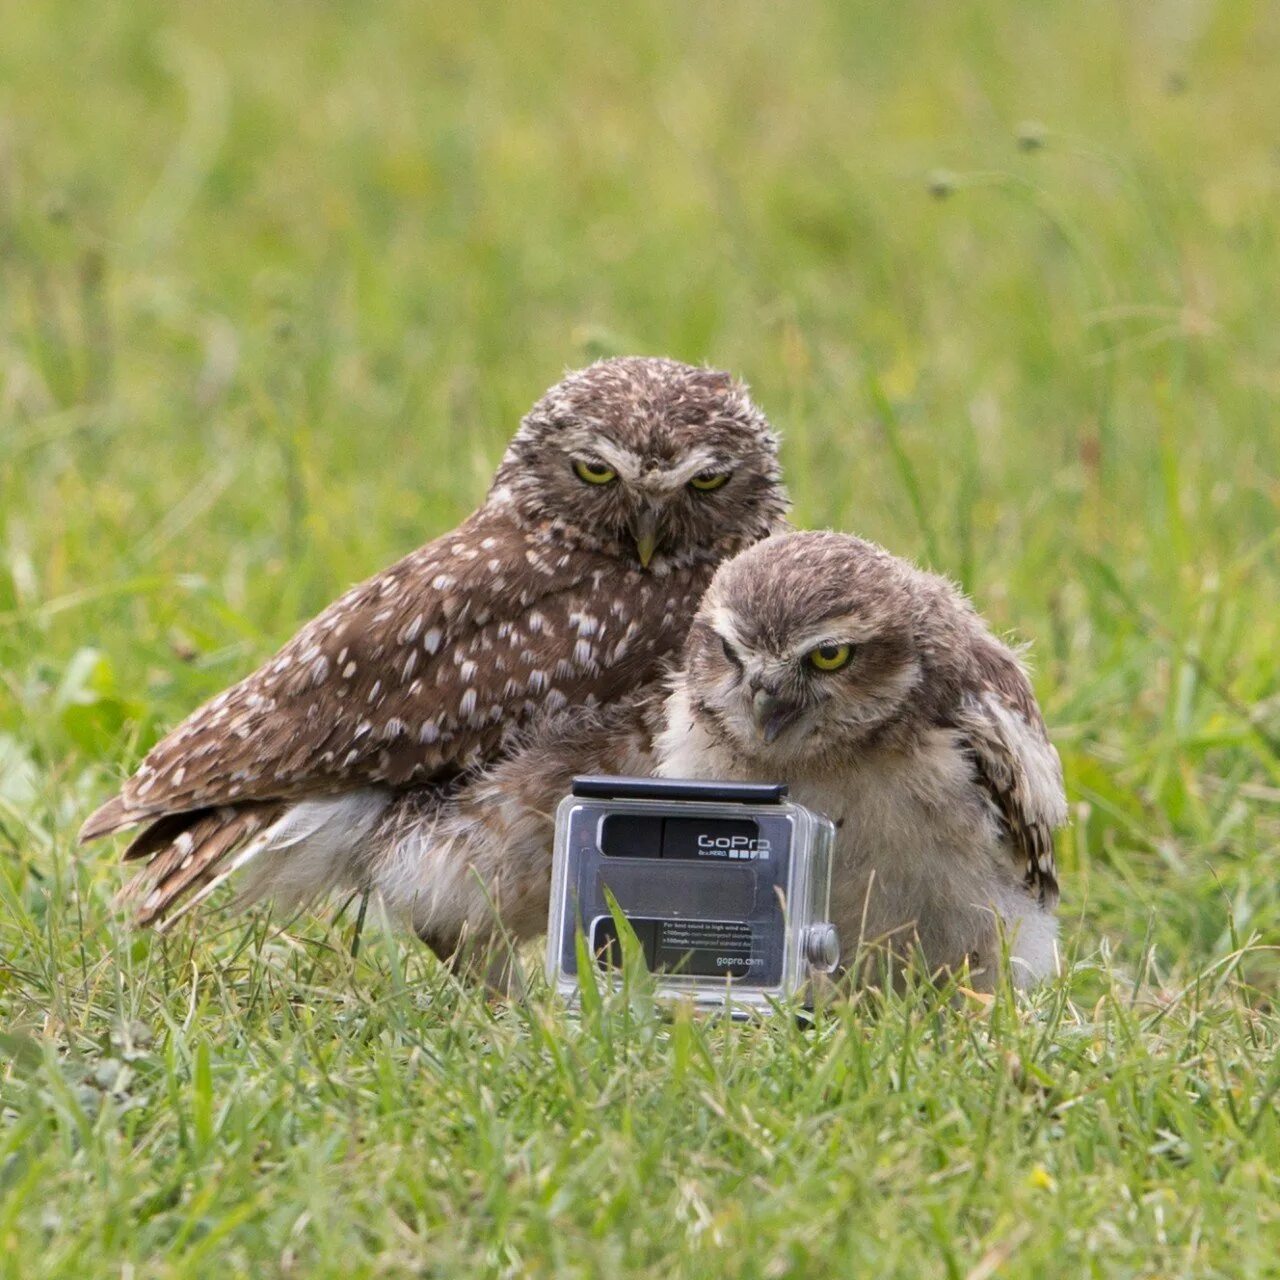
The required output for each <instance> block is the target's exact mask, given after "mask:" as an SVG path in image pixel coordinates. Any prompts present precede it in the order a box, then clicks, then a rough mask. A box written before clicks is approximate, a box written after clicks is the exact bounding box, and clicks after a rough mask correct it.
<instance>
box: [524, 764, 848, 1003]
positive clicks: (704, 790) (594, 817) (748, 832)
mask: <svg viewBox="0 0 1280 1280" xmlns="http://www.w3.org/2000/svg"><path fill="white" fill-rule="evenodd" d="M833 835H834V832H833V829H832V826H831V823H830V822H829V821H828V820H827V819H826V818H825V817H823V816H821V815H820V814H817V813H814V812H812V811H811V810H809V809H806V808H804V807H803V806H801V805H796V804H791V803H788V802H787V801H786V800H785V788H783V787H781V786H758V785H749V784H718V783H690V782H679V781H674V780H673V781H658V780H654V779H622V778H588V779H576V780H575V784H574V794H572V795H569V796H567V797H566V798H565V799H564V800H563V801H562V802H561V804H560V806H559V808H558V810H557V812H556V829H555V849H554V856H553V861H552V882H551V907H550V917H549V921H548V928H547V958H546V965H547V976H548V979H549V980H550V981H551V982H552V983H553V984H554V985H555V986H556V987H557V989H558V990H559V991H560V992H561V993H562V994H563V995H565V996H566V997H567V998H569V999H570V1000H572V999H573V998H574V997H575V996H576V995H577V993H578V990H579V980H578V952H577V947H576V936H577V930H578V929H579V928H581V930H582V932H583V935H584V937H585V939H586V942H587V950H588V951H589V952H590V954H591V955H592V956H593V958H594V959H595V962H596V964H597V965H598V973H599V976H600V977H601V978H602V979H604V980H605V981H609V980H611V979H612V980H616V977H617V965H618V961H619V947H618V939H617V929H616V926H615V923H614V919H613V915H612V913H611V911H610V909H609V899H608V896H607V895H608V894H612V896H613V898H614V900H615V901H616V902H617V905H618V908H619V911H620V914H621V915H623V916H625V917H626V919H627V922H628V924H629V925H630V927H631V928H632V929H633V930H634V932H635V934H636V938H637V940H638V941H639V944H640V947H641V950H642V952H643V954H644V959H645V963H646V965H647V967H648V968H649V970H650V971H651V972H652V973H654V975H655V979H656V984H657V988H658V992H659V994H660V995H661V996H663V997H667V998H673V999H683V1000H690V1001H692V1002H693V1003H694V1004H696V1005H699V1006H705V1007H717V1008H724V1007H726V1006H727V1007H728V1008H729V1009H730V1010H731V1011H734V1010H737V1011H747V1010H750V1009H753V1008H754V1009H765V1008H768V1007H770V1006H771V1005H772V1004H773V1003H774V1002H776V1001H778V1000H785V999H788V998H790V997H791V996H793V995H795V994H797V993H803V992H804V991H805V990H806V988H807V985H808V983H809V982H810V980H811V978H812V977H813V975H814V974H815V973H829V972H831V971H832V970H833V969H834V968H835V966H836V964H837V962H838V959H839V941H838V939H837V938H836V935H835V930H834V928H833V927H832V926H831V925H830V924H829V923H828V911H829V906H830V894H831V846H832V841H833Z"/></svg>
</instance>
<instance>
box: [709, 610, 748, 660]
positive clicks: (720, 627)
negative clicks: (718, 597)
mask: <svg viewBox="0 0 1280 1280" xmlns="http://www.w3.org/2000/svg"><path fill="white" fill-rule="evenodd" d="M710 614H711V617H710V622H711V629H712V631H714V632H715V633H716V635H718V636H719V637H720V639H721V640H723V641H724V642H725V643H726V644H729V645H732V646H733V648H735V649H738V650H743V649H745V648H746V647H747V646H746V644H745V643H744V641H743V639H742V637H741V636H740V635H739V634H738V629H737V627H735V626H734V624H733V611H732V610H731V609H730V608H729V607H728V606H727V605H723V604H715V605H712V606H711V609H710Z"/></svg>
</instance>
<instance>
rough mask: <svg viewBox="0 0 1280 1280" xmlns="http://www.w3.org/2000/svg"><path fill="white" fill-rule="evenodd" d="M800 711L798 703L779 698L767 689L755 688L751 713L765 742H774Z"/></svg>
mask: <svg viewBox="0 0 1280 1280" xmlns="http://www.w3.org/2000/svg"><path fill="white" fill-rule="evenodd" d="M800 711H801V707H800V704H799V703H797V702H790V701H788V700H787V699H786V698H779V697H778V696H777V694H773V693H770V692H769V691H768V690H767V689H757V690H756V696H755V697H754V698H753V699H752V700H751V713H752V715H754V716H755V721H756V726H757V727H758V728H759V730H760V735H761V737H763V738H764V740H765V742H774V741H775V740H776V739H777V737H778V735H779V734H780V733H781V732H782V731H783V730H784V729H785V728H787V726H788V725H790V724H793V723H794V722H795V720H796V717H797V716H799V714H800Z"/></svg>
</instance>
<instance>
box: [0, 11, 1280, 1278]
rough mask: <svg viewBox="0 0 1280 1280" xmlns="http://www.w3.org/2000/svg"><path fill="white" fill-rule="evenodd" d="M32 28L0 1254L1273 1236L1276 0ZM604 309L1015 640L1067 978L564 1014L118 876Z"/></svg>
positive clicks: (462, 488)
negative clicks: (758, 410) (1036, 735)
mask: <svg viewBox="0 0 1280 1280" xmlns="http://www.w3.org/2000/svg"><path fill="white" fill-rule="evenodd" d="M3 26H4V37H3V40H0V898H2V900H3V909H2V910H0V1027H2V1028H3V1030H2V1031H0V1274H3V1275H6V1276H21V1277H23V1278H24V1280H26V1278H28V1277H38V1276H75V1277H77V1278H79V1280H86V1278H88V1277H96V1276H129V1277H150V1276H156V1277H169V1276H185V1275H193V1276H194V1275H207V1274H220V1275H254V1276H259V1275H263V1274H275V1273H281V1274H294V1275H305V1276H321V1275H335V1276H336V1275H343V1276H350V1275H381V1274H402V1273H406V1272H418V1273H421V1274H427V1275H439V1276H449V1277H460V1276H469V1275H477V1276H479V1275H510V1276H526V1275H528V1276H553V1275H554V1276H557V1277H561V1276H565V1277H569V1276H583V1277H588V1276H591V1277H594V1276H602V1275H613V1276H624V1275H625V1276H649V1277H655V1278H657V1277H668V1276H697V1277H705V1276H721V1275H723V1276H730V1275H732V1276H743V1277H756V1276H759V1277H766V1276H768V1277H783V1276H809V1275H813V1276H823V1277H830V1276H841V1275H867V1276H870V1275H876V1276H882V1275H883V1276H888V1275H897V1276H903V1277H920V1276H946V1277H949V1278H951V1277H990V1276H1008V1277H1014V1276H1044V1275H1063V1276H1080V1275H1097V1276H1150V1277H1156V1276H1160V1277H1170V1276H1197V1277H1203V1276H1221V1277H1227V1276H1230V1277H1240V1276H1261V1275H1273V1274H1276V1272H1277V1270H1278V1269H1280V1263H1278V1262H1277V1261H1276V1258H1277V1254H1278V1252H1280V1249H1278V1246H1280V1212H1278V1211H1277V1207H1276V1205H1277V1193H1278V1192H1280V1185H1278V1184H1280V1167H1278V1166H1280V1118H1278V1116H1277V1091H1278V1090H1280V1068H1278V1067H1277V1060H1276V1048H1277V1039H1278V1034H1280V1024H1278V1021H1277V1014H1276V1010H1275V1007H1274V1003H1275V996H1276V991H1277V985H1278V983H1280V963H1277V952H1276V943H1277V939H1278V934H1280V890H1278V889H1277V886H1276V881H1275V867H1276V858H1275V854H1276V848H1277V844H1278V843H1280V841H1278V837H1280V692H1278V686H1277V662H1276V654H1277V652H1280V609H1277V599H1280V591H1278V587H1280V539H1278V537H1277V504H1278V502H1280V479H1278V477H1277V471H1278V466H1280V464H1278V459H1280V431H1278V429H1277V420H1276V419H1277V414H1276V402H1277V396H1278V394H1280V372H1278V370H1280V327H1278V326H1277V323H1276V294H1275V288H1276V281H1277V279H1280V234H1278V233H1277V226H1280V219H1278V218H1277V202H1278V201H1280V150H1278V141H1277V139H1278V135H1277V132H1276V121H1277V119H1280V77H1277V76H1276V75H1275V67H1276V65H1277V60H1278V59H1280V9H1277V8H1276V7H1275V6H1269V5H1254V4H1249V3H1245V2H1244V0H1235V2H1228V0H1224V2H1223V3H1219V4H1215V5H1206V4H1199V5H1197V4H1186V3H1175V2H1174V0H1158V2H1156V3H1152V4H1148V5H1116V4H1112V3H1104V2H1103V0H1077V2H1076V3H1068V0H1045V2H1044V3H1038V4H1034V5H1033V4H1025V3H1016V2H1015V0H993V3H990V4H986V5H982V6H968V5H940V4H936V3H928V2H926V0H903V3H899V4H877V3H872V2H871V0H858V2H856V3H849V2H848V0H828V2H827V3H823V4H807V5H801V4H798V3H797V4H790V3H782V4H766V3H764V2H763V0H741V2H740V3H737V4H734V5H720V4H714V3H713V4H707V5H682V6H676V5H666V4H661V3H657V2H656V0H655V2H653V3H646V2H645V0H625V2H624V3H621V4H618V5H614V6H610V7H609V8H608V10H607V11H606V10H594V11H587V10H579V9H570V8H568V7H564V8H555V7H552V6H540V5H510V6H508V5H500V4H498V3H496V2H495V3H488V2H484V3H477V4H473V5H453V6H449V7H448V8H447V9H446V8H444V7H443V6H426V5H415V4H412V3H409V0H402V2H392V3H388V4H385V5H379V6H372V5H366V4H356V3H343V2H341V0H333V2H329V3H321V2H319V0H317V2H316V3H309V4H279V5H257V4H251V3H249V2H248V0H242V2H240V3H221V2H220V3H212V4H206V5H200V6H196V5H190V6H174V5H168V4H163V3H161V2H160V0H129V2H127V3H126V2H125V0H106V2H105V3H102V4H99V5H95V6H93V8H92V11H90V10H89V9H87V8H85V7H84V6H81V5H78V4H73V3H71V0H61V2H60V0H29V3H27V4H23V5H10V6H7V7H6V9H5V16H4V22H3ZM619 351H636V352H646V353H659V352H661V353H668V354H671V355H675V356H678V357H682V358H684V359H686V360H693V361H702V360H706V361H708V362H711V363H714V364H716V365H719V366H724V367H727V368H730V369H732V370H734V371H736V372H738V373H740V374H742V375H743V376H745V377H746V378H747V379H748V380H749V381H750V382H751V384H752V386H753V388H754V391H755V393H756V395H757V397H758V399H759V401H760V402H761V403H762V404H763V405H764V407H765V408H766V410H767V411H768V412H769V413H770V415H771V416H772V418H773V419H774V420H775V422H776V423H777V425H778V426H779V428H780V429H781V431H782V432H783V434H784V440H785V445H784V452H785V464H786V469H787V474H788V478H789V481H790V485H791V488H792V491H793V493H794V496H795V500H796V517H797V520H798V521H799V522H800V523H802V524H804V525H808V526H823V525H829V526H834V527H838V528H842V529H849V530H855V531H857V532H859V533H862V534H864V535H867V536H869V537H872V538H875V539H877V540H879V541H882V542H884V543H885V544H886V545H888V546H889V547H891V548H892V549H893V550H895V551H897V552H899V553H901V554H905V555H908V556H912V557H914V558H916V559H917V560H919V561H920V562H922V563H925V564H928V565H930V566H932V567H933V568H936V569H939V570H942V571H944V572H947V573H949V574H951V575H953V576H954V577H955V578H956V579H958V580H959V581H960V582H961V583H962V584H963V585H964V586H965V588H966V589H967V590H969V591H970V592H971V593H972V595H973V596H974V598H975V600H976V602H977V603H978V605H979V607H980V608H981V609H982V610H983V611H984V612H985V613H986V614H987V615H988V616H989V617H990V618H991V619H992V620H993V622H994V624H995V625H996V626H997V627H998V628H999V629H1000V630H1001V631H1004V632H1008V633H1010V634H1013V635H1015V636H1016V637H1018V638H1019V639H1021V640H1024V641H1027V642H1029V643H1030V645H1031V655H1032V661H1033V663H1034V668H1035V681H1036V687H1037V691H1038V693H1039V696H1040V698H1041V700H1042V702H1043V705H1044V708H1045V712H1046V716H1047V719H1048V721H1049V723H1050V725H1051V726H1052V730H1053V734H1054V738H1055V740H1056V742H1057V744H1058V746H1059V749H1060V751H1061V753H1062V756H1063V760H1064V763H1065V767H1066V778H1067V787H1068V791H1069V793H1070V799H1071V814H1072V825H1071V827H1070V829H1069V830H1067V831H1066V832H1065V833H1064V834H1063V836H1062V838H1061V841H1060V846H1059V860H1060V866H1061V871H1062V882H1063V887H1064V897H1063V909H1062V910H1063V942H1064V954H1063V963H1064V974H1063V977H1062V978H1061V979H1060V980H1059V981H1057V982H1054V983H1052V984H1050V985H1049V986H1048V987H1047V988H1046V989H1045V990H1043V991H1042V992H1041V993H1039V994H1038V995H1036V996H1034V997H1032V998H1030V999H1026V1000H1018V1001H1014V1000H1012V999H1010V998H1006V997H1005V996H1001V997H1000V998H998V999H997V1000H996V1001H995V1002H994V1003H991V1004H984V1003H981V1002H979V1001H977V1000H974V999H970V998H966V997H963V996H960V997H959V998H957V999H955V1000H953V1001H947V1000H945V999H942V998H940V997H937V996H932V995H930V994H928V993H926V992H925V991H923V990H915V991H912V992H910V993H907V994H905V995H901V996H894V997H891V998H887V999H883V1000H880V999H868V1000H862V1001H859V1002H856V1003H851V1004H846V1005H844V1006H842V1007H840V1008H839V1009H837V1010H835V1011H833V1012H832V1013H831V1014H829V1015H828V1016H827V1017H825V1018H824V1019H823V1020H822V1021H821V1022H820V1024H819V1025H818V1026H817V1027H816V1028H813V1029H803V1028H800V1027H797V1026H795V1025H792V1024H791V1023H789V1022H786V1021H784V1020H774V1021H773V1022H769V1023H765V1024H763V1025H758V1026H749V1027H736V1026H724V1025H720V1024H716V1023H708V1022H691V1021H688V1020H684V1019H679V1018H677V1019H676V1020H675V1021H669V1020H665V1019H663V1018H661V1017H659V1016H657V1015H656V1014H655V1012H654V1011H653V1009H652V1008H651V1006H650V1004H649V1003H648V999H647V996H646V994H645V992H644V991H643V989H637V990H635V991H632V992H629V993H627V994H626V995H625V996H618V997H609V998H607V999H604V1000H601V1001H599V1002H594V1001H592V1002H589V1005H588V1008H587V1009H586V1010H585V1012H584V1014H583V1016H582V1017H581V1018H580V1019H579V1018H574V1017H570V1016H567V1015H566V1014H565V1013H564V1012H563V1011H562V1010H561V1009H560V1008H558V1007H557V1005H556V1003H555V1002H554V1000H553V999H552V998H551V997H550V996H549V995H548V994H547V993H546V991H545V990H544V989H543V988H541V987H540V986H538V984H537V983H536V981H535V984H534V990H533V992H532V994H531V995H530V997H529V999H528V1000H527V1001H523V1002H521V1001H517V1002H513V1003H494V1002H489V1001H486V999H485V998H484V997H483V995H482V994H480V993H478V992H476V991H474V990H469V989H464V988H461V987H459V986H458V984H457V983H456V982H454V981H453V980H452V979H451V978H450V977H449V976H448V975H447V974H445V973H444V972H443V971H442V970H441V968H440V966H439V965H438V964H437V963H436V962H435V961H434V960H433V959H432V958H431V957H430V956H429V955H427V954H425V953H424V951H423V950H422V948H420V947H418V946H417V945H416V944H415V943H414V942H413V941H412V939H408V938H405V937H403V936H398V935H395V934H393V933H391V932H389V931H388V930H386V929H385V928H384V927H383V925H382V924H381V923H380V922H379V921H378V919H377V916H376V913H372V912H371V913H370V914H369V915H368V917H367V918H366V921H365V926H364V929H363V931H362V933H361V934H360V936H359V946H358V948H357V947H356V945H355V944H356V941H357V936H356V928H355V920H356V904H348V905H347V906H346V908H345V912H344V911H343V905H342V904H335V905H334V906H333V907H332V908H331V909H328V910H326V911H323V912H321V913H319V914H318V915H312V916H306V917H303V918H301V919H299V920H296V921H292V922H289V921H281V920H270V919H268V918H266V917H264V916H262V915H255V916H249V917H237V916H234V915H232V914H230V913H229V912H228V911H226V909H225V906H224V905H221V904H219V905H215V907H214V909H213V910H212V911H209V912H207V913H206V914H205V915H204V916H203V918H202V919H201V920H200V921H199V922H195V921H192V922H189V923H184V924H183V925H182V926H181V927H179V928H178V929H176V930H175V931H174V933H173V934H172V935H171V936H169V937H167V938H165V939H163V940H161V939H157V938H154V937H151V936H147V935H141V936H139V935H135V934H133V933H131V932H130V931H129V929H128V927H127V924H126V922H125V921H124V920H123V919H122V918H121V916H120V915H119V913H118V912H116V911H115V910H114V909H113V907H112V895H113V893H114V891H115V890H116V888H117V887H118V885H119V884H120V883H121V879H122V872H121V869H120V868H119V867H118V865H117V862H116V858H117V852H118V850H117V849H116V848H113V847H111V846H110V845H109V844H108V845H104V846H97V847H94V848H92V849H89V850H80V849H78V848H77V847H76V843H75V833H76V829H77V827H78V825H79V823H80V821H81V820H82V818H83V816H84V815H85V814H86V813H87V812H88V811H89V810H90V809H91V808H92V807H93V806H94V804H96V803H97V802H99V801H100V800H101V799H103V798H105V796H106V795H107V794H109V792H110V791H111V790H112V788H113V786H114V784H115V783H116V782H117V781H118V780H119V778H120V777H121V775H122V774H123V773H124V772H126V771H127V770H128V769H129V768H130V766H131V765H132V763H134V762H135V761H136V760H137V758H138V757H139V755H140V753H141V752H142V751H143V750H144V749H145V748H146V746H147V745H148V744H149V743H151V742H152V741H154V740H155V738H156V737H157V736H158V735H159V734H160V733H161V732H162V731H163V730H164V729H165V728H166V727H167V726H169V725H172V724H173V723H175V722H176V721H177V720H179V719H180V718H181V717H182V716H183V715H184V714H185V713H186V712H187V711H188V710H189V709H190V708H192V707H193V706H194V705H195V704H196V703H197V702H198V701H200V700H201V699H202V698H204V697H205V696H207V695H210V694H212V693H213V692H215V691H216V690H218V689H219V688H221V687H222V686H223V685H225V684H226V683H228V682H229V681H231V680H233V679H234V678H236V677H237V676H238V675H240V674H242V673H243V672H245V671H247V670H248V669H249V668H250V667H251V666H252V665H253V664H254V663H256V662H257V661H258V660H260V659H261V658H263V657H265V656H266V655H267V654H268V653H270V652H271V651H272V649H273V648H274V646H276V645H277V644H278V643H280V642H282V641H283V640H284V639H285V638H287V636H288V635H289V634H290V633H291V631H292V630H293V628H294V627H295V626H296V625H297V624H298V623H299V622H300V621H301V620H302V619H303V618H305V617H306V616H308V615H309V614H310V613H311V612H312V611H314V610H315V609H317V608H318V607H320V606H321V605H323V604H324V603H325V602H326V601H327V600H329V599H330V598H332V597H333V596H334V595H335V594H337V593H338V592H339V591H340V590H341V589H342V588H343V587H344V586H346V585H347V584H348V583H350V582H352V581H354V580H356V579H358V578H360V577H362V576H364V575H366V574H368V573H370V572H372V571H374V570H375V569H377V568H379V567H381V566H382V565H384V564H385V563H387V562H389V561H390V560H391V559H393V558H394V557H396V556H397V555H399V554H400V553H402V552H403V551H405V550H407V549H408V548H410V547H412V546H414V545H416V544H417V543H419V542H421V541H424V540H425V539H426V538H428V537H430V536H433V535H434V534H436V533H438V532H440V531H441V530H444V529H446V528H448V527H450V526H451V525H453V524H454V523H455V522H456V521H457V520H458V519H459V518H460V517H462V516H463V515H464V514H465V513H466V512H467V511H468V510H470V509H471V507H472V506H473V505H474V504H475V503H476V502H477V500H478V499H479V498H480V496H481V494H482V493H483V491H484V488H485V483H486V478H487V476H488V475H489V473H490V472H491V470H492V468H493V466H494V465H495V463H496V461H497V459H498V457H499V455H500V452H501V450H502V447H503V444H504V441H505V440H506V438H507V436H508V435H509V434H510V432H511V431H512V430H513V428H514V426H515V424H516V422H517V420H518V418H519V415H520V414H521V413H522V412H523V410H524V409H525V408H526V407H527V406H528V405H529V404H530V403H531V402H532V400H533V399H534V397H535V396H536V395H537V394H538V393H539V392H540V391H541V390H542V389H543V388H544V387H545V386H546V385H548V384H549V383H551V382H552V381H554V380H555V379H556V378H557V377H558V376H559V374H560V372H561V370H562V369H563V368H564V367H566V366H572V365H577V364H580V363H582V362H585V361H586V360H588V359H589V358H591V357H593V356H595V355H598V354H601V353H609V352H619ZM353 952H354V953H355V954H353Z"/></svg>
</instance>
